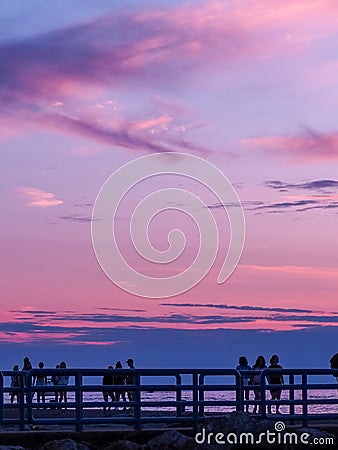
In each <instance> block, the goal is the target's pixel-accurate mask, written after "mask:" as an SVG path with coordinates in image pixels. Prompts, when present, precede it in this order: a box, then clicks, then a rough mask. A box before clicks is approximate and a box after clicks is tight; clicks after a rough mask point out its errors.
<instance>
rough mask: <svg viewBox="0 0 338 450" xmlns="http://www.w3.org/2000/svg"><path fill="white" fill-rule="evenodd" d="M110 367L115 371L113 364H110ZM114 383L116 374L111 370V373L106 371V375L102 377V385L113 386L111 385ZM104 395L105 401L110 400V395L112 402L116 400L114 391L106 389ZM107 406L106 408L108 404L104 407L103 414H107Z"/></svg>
mask: <svg viewBox="0 0 338 450" xmlns="http://www.w3.org/2000/svg"><path fill="white" fill-rule="evenodd" d="M108 369H109V370H110V371H113V369H114V367H113V366H108ZM113 384H114V375H113V372H111V373H106V374H105V375H104V376H103V378H102V386H111V385H113ZM102 395H103V400H104V401H105V402H108V400H109V397H110V399H111V401H112V402H114V401H115V394H114V391H106V390H104V391H102ZM110 408H111V407H110V406H109V407H108V411H109V410H110ZM106 411H107V408H106V406H104V407H103V414H104V415H106V414H107V412H106Z"/></svg>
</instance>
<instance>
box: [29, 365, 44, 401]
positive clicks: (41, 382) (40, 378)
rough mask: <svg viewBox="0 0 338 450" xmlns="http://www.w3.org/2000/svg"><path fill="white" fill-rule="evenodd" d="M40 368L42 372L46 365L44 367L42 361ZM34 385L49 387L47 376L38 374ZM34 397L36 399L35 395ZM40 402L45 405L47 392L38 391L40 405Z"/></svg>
mask: <svg viewBox="0 0 338 450" xmlns="http://www.w3.org/2000/svg"><path fill="white" fill-rule="evenodd" d="M38 366H39V369H41V370H42V369H43V368H44V366H45V365H44V363H43V362H42V361H40V362H39V364H38ZM33 383H34V384H35V386H47V376H46V375H43V374H37V375H35V376H34V381H33ZM33 397H34V393H33V395H32V398H33ZM40 400H41V401H42V403H45V401H46V397H45V391H37V401H38V403H40ZM38 409H39V408H38Z"/></svg>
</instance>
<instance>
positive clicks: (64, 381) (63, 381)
mask: <svg viewBox="0 0 338 450" xmlns="http://www.w3.org/2000/svg"><path fill="white" fill-rule="evenodd" d="M66 368H67V365H66V363H65V362H64V361H62V363H60V369H66ZM58 378H59V379H58V386H67V385H68V382H69V376H68V375H64V374H60V376H59V377H58ZM62 401H64V402H65V403H67V391H60V397H59V402H60V403H61V402H62Z"/></svg>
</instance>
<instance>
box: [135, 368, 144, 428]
mask: <svg viewBox="0 0 338 450" xmlns="http://www.w3.org/2000/svg"><path fill="white" fill-rule="evenodd" d="M134 385H135V394H134V402H135V407H134V419H135V430H137V431H139V430H141V428H142V427H141V377H140V374H139V373H138V372H136V373H135V375H134Z"/></svg>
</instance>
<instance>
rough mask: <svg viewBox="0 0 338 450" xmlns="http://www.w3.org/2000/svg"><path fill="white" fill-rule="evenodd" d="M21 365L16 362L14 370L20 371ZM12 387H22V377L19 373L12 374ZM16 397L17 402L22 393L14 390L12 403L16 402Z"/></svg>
mask: <svg viewBox="0 0 338 450" xmlns="http://www.w3.org/2000/svg"><path fill="white" fill-rule="evenodd" d="M18 371H19V366H18V365H17V364H15V366H13V372H18ZM11 387H12V388H18V387H20V377H19V375H12V376H11ZM15 397H16V402H17V403H19V398H20V393H19V392H18V391H12V392H11V403H14V398H15Z"/></svg>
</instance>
